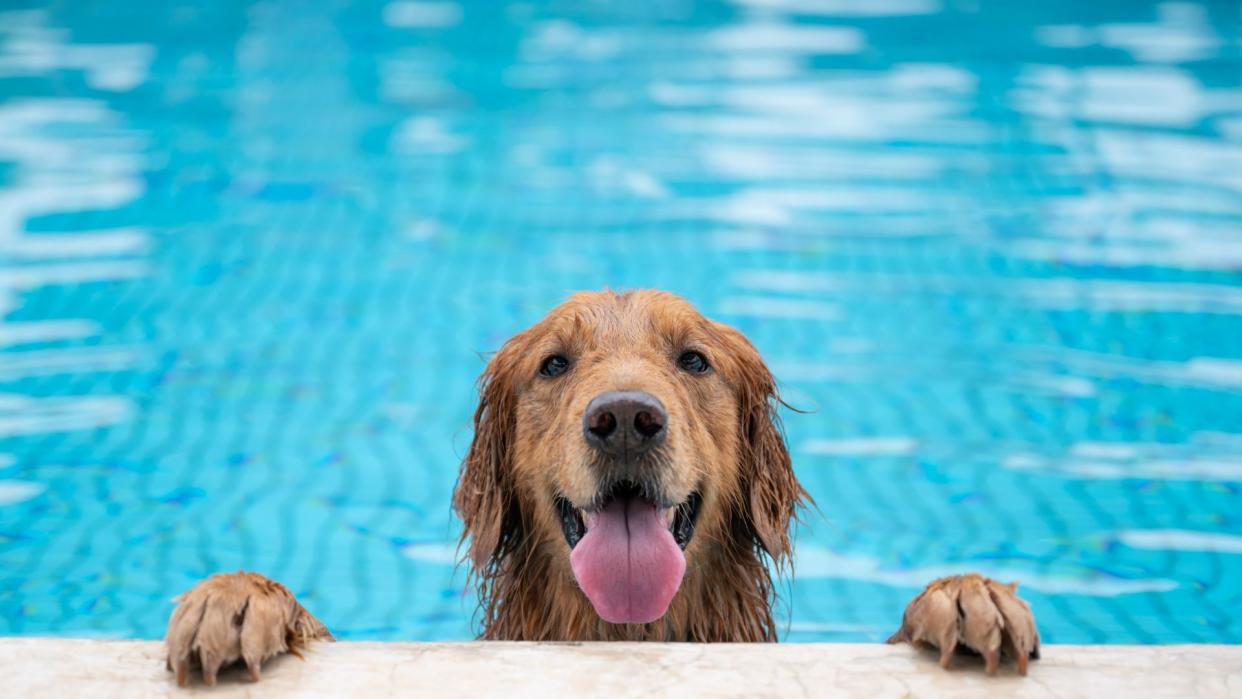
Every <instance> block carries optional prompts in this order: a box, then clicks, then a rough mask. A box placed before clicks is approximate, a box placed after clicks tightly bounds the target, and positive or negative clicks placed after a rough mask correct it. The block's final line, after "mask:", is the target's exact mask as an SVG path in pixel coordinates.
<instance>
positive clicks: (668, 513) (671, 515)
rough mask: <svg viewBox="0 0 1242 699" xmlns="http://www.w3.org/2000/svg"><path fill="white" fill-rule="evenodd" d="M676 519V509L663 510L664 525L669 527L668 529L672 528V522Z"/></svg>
mask: <svg viewBox="0 0 1242 699" xmlns="http://www.w3.org/2000/svg"><path fill="white" fill-rule="evenodd" d="M676 517H677V508H676V507H669V508H666V509H665V510H664V524H665V525H667V526H670V527H671V526H673V520H674V519H676Z"/></svg>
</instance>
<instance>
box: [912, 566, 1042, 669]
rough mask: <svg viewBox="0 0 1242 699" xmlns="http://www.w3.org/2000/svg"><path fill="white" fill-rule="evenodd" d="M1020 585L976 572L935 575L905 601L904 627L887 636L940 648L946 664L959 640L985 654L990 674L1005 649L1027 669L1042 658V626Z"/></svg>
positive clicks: (950, 660)
mask: <svg viewBox="0 0 1242 699" xmlns="http://www.w3.org/2000/svg"><path fill="white" fill-rule="evenodd" d="M1017 588H1018V585H1017V583H1009V584H1004V583H999V582H997V581H995V580H991V579H989V578H985V577H983V576H982V575H979V574H977V573H971V574H968V575H953V576H949V577H947V578H941V579H939V580H936V581H935V582H933V583H931V584H930V585H928V586H927V589H925V590H923V592H922V593H920V594H919V596H918V597H915V598H914V600H913V601H912V602H910V604H909V606H907V607H906V613H905V617H904V618H903V620H902V624H901V628H900V629H899V630H898V631H897V633H895V634H893V636H892V637H891V638H889V639H888V642H889V643H901V642H906V643H912V644H914V645H920V646H933V647H936V648H939V649H940V666H941V667H945V668H947V667H949V665H950V664H951V663H952V662H953V653H954V651H955V650H957V648H958V646H959V644H960V645H963V646H966V647H968V648H970V649H972V650H974V651H976V652H977V653H979V654H980V655H982V656H983V658H984V661H985V662H986V663H987V672H988V674H989V675H991V674H995V673H996V667H997V665H998V664H999V663H1000V658H1001V655H1002V654H1004V655H1005V657H1010V658H1014V659H1015V660H1017V662H1018V672H1019V673H1021V674H1023V675H1025V674H1026V665H1027V662H1028V660H1031V659H1035V660H1038V659H1039V632H1038V631H1036V629H1035V617H1034V616H1033V615H1032V614H1031V608H1030V606H1029V605H1027V603H1026V602H1025V601H1023V600H1022V599H1020V598H1019V597H1018V595H1017Z"/></svg>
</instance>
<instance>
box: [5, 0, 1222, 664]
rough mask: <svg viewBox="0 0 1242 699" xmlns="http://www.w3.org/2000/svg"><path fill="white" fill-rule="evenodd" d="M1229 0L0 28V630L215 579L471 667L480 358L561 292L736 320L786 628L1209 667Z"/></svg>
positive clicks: (543, 9) (86, 625)
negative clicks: (773, 482)
mask: <svg viewBox="0 0 1242 699" xmlns="http://www.w3.org/2000/svg"><path fill="white" fill-rule="evenodd" d="M1240 19H1242V12H1240V11H1239V9H1238V7H1237V5H1236V3H1230V2H1209V3H1197V4H1196V3H1183V2H1166V3H1158V4H1147V3H1107V4H1091V5H1087V6H1083V5H1082V4H1081V3H1069V2H1054V3H1040V4H1037V5H1035V6H1028V5H1026V4H1021V3H1002V4H994V3H989V4H987V5H986V7H984V6H980V7H975V5H974V4H973V3H958V2H952V3H942V2H937V1H936V0H883V1H882V2H866V3H861V2H859V3H854V2H846V1H844V0H807V1H805V2H803V1H799V2H790V1H787V0H739V1H738V2H736V3H734V4H727V3H725V4H720V3H710V4H708V3H702V4H690V3H661V4H658V5H656V6H654V7H653V6H638V5H633V4H626V5H617V6H614V5H602V4H601V5H592V4H588V5H580V4H577V3H562V4H557V5H553V6H545V5H537V4H531V3H524V2H512V3H508V4H505V5H503V6H496V5H494V4H490V3H477V4H459V3H455V2H444V1H438V2H402V1H393V2H387V3H384V2H364V3H338V4H336V5H324V6H318V7H316V8H312V9H308V8H307V7H306V6H304V5H299V4H294V3H284V2H279V1H272V2H256V3H251V4H249V5H244V4H231V3H193V2H185V3H180V4H175V3H174V4H168V5H167V6H163V7H160V8H159V9H150V11H149V12H148V11H144V13H143V14H142V15H141V16H140V15H138V14H134V13H130V12H128V11H127V10H125V9H124V8H123V7H122V6H114V7H103V8H93V9H87V8H85V7H78V6H77V5H75V4H69V5H67V6H63V7H57V8H55V9H51V8H42V7H39V6H37V5H35V4H30V5H29V6H27V7H25V9H8V10H4V11H3V12H0V312H2V314H0V317H2V318H3V320H2V321H0V382H3V387H0V560H2V561H3V566H2V567H0V569H2V570H3V571H5V572H3V573H0V632H3V633H15V634H72V635H100V636H142V637H156V636H159V635H160V634H161V633H162V630H163V623H164V620H165V619H166V616H167V613H168V611H169V606H170V605H169V603H168V599H169V597H170V596H171V595H173V594H175V593H177V592H179V591H181V590H183V589H184V588H186V587H187V586H188V585H189V584H191V583H192V581H193V580H194V579H196V578H198V577H201V576H202V575H205V574H207V573H210V572H215V571H218V570H228V569H234V568H237V567H241V566H245V567H247V568H253V569H258V570H261V571H264V572H267V573H269V574H271V575H273V576H275V577H278V578H280V579H281V580H283V581H285V582H287V583H288V584H290V586H291V587H292V588H293V589H294V590H295V591H296V592H298V593H299V594H300V595H302V596H303V597H304V598H305V600H306V602H307V604H308V605H309V606H311V607H312V608H313V609H314V610H315V611H316V612H317V613H319V615H320V616H321V617H322V618H324V619H325V620H327V621H328V622H329V624H330V625H331V626H332V627H333V628H334V629H335V630H337V631H338V632H339V635H341V636H343V637H350V638H410V639H432V638H464V637H467V636H469V635H470V633H471V625H470V620H471V611H472V610H471V605H470V601H469V598H468V596H467V597H463V594H462V583H463V580H462V575H461V571H458V572H456V573H454V568H453V565H452V562H453V561H454V560H456V552H455V550H454V547H453V543H452V541H453V538H454V537H455V534H456V531H457V529H456V524H455V522H454V521H453V520H452V518H451V516H450V512H449V507H448V496H449V492H450V489H451V487H452V484H453V480H454V478H455V472H456V464H457V462H458V460H459V458H460V456H461V454H462V452H463V450H464V448H465V445H466V443H467V441H468V436H469V432H468V429H469V428H468V425H469V416H470V414H471V410H472V407H473V406H472V400H473V394H472V392H471V390H470V389H469V387H470V386H472V381H473V380H474V378H475V376H476V375H477V374H478V373H479V371H480V370H481V368H482V365H481V360H480V359H479V357H478V355H477V352H478V351H487V350H491V349H494V348H496V347H497V346H498V345H499V344H500V343H501V342H502V341H503V340H504V339H505V338H506V337H507V336H509V335H510V334H512V333H513V332H514V331H516V330H517V329H519V328H521V327H523V326H524V325H526V324H529V323H530V322H532V321H534V320H535V319H537V318H538V317H539V316H540V315H541V314H542V313H543V312H544V311H545V310H546V309H547V308H548V307H550V306H551V305H553V304H554V303H556V302H557V301H558V300H559V299H560V298H562V297H563V296H564V295H565V294H566V293H568V292H569V291H571V290H574V289H581V288H598V287H602V286H614V287H639V286H656V287H664V288H668V289H672V290H674V291H678V292H680V293H682V294H685V295H687V296H688V297H690V298H691V299H692V300H694V301H695V302H696V303H697V304H698V305H699V306H700V307H702V308H703V309H704V310H705V311H707V312H708V313H709V314H712V315H714V316H717V317H719V318H721V319H723V320H727V321H729V322H732V323H734V324H736V325H738V326H739V327H740V328H742V329H743V330H744V331H745V332H747V333H748V334H749V335H750V336H751V337H752V338H753V339H754V340H755V342H756V343H757V344H758V345H759V347H760V348H761V349H762V350H763V352H764V354H765V355H766V356H767V357H768V359H769V361H770V363H771V364H772V366H773V368H774V370H775V371H776V373H777V375H778V377H779V378H780V379H781V381H782V383H783V384H784V386H785V390H786V395H787V396H788V397H789V398H790V399H791V400H792V401H793V402H794V404H796V405H799V406H802V407H809V408H814V409H815V412H813V413H812V414H809V415H794V414H791V415H788V416H787V417H786V427H787V430H788V437H789V442H790V445H791V447H792V449H793V450H794V455H795V463H796V465H797V469H798V472H799V475H800V477H801V478H802V479H803V481H804V482H805V483H806V485H807V487H808V488H809V489H810V490H811V492H812V493H813V495H814V496H815V498H816V500H817V501H818V503H819V505H820V508H821V509H822V511H823V517H820V516H818V515H810V516H808V518H807V521H806V523H805V524H804V525H803V526H802V527H801V528H800V530H799V551H800V553H799V558H798V565H797V567H796V572H797V575H796V578H795V579H794V580H793V581H792V582H791V583H790V584H789V585H788V587H787V589H786V595H785V601H786V603H787V604H786V606H787V607H788V608H790V609H791V610H792V613H791V614H790V615H789V625H788V631H787V634H786V635H787V637H788V638H789V639H791V640H880V639H882V638H884V637H886V636H887V635H888V633H889V632H891V630H892V626H893V624H894V623H895V622H896V621H897V619H898V618H899V615H900V611H901V608H902V605H903V604H904V602H905V600H906V599H907V598H908V597H909V596H910V595H911V594H912V593H913V592H914V591H915V589H916V588H917V587H918V586H919V585H920V584H921V583H922V582H925V581H926V580H927V579H929V578H930V577H933V576H935V575H939V574H942V573H944V572H948V571H955V570H965V569H979V570H982V571H984V572H990V573H993V574H996V575H1001V576H1004V577H1012V578H1017V579H1020V580H1022V581H1024V584H1025V589H1026V591H1027V594H1028V595H1029V598H1030V599H1031V601H1032V602H1033V604H1034V606H1035V608H1036V611H1037V613H1038V615H1039V617H1040V622H1041V630H1042V631H1043V633H1044V636H1045V638H1046V639H1047V640H1049V641H1058V642H1193V641H1204V642H1236V641H1238V637H1239V633H1240V631H1239V628H1238V626H1237V622H1236V621H1235V619H1234V618H1233V616H1232V615H1231V612H1230V610H1232V609H1236V608H1237V607H1238V604H1239V602H1240V601H1242V556H1239V551H1242V547H1240V545H1239V541H1240V540H1242V520H1239V515H1238V513H1239V512H1240V511H1242V508H1240V507H1239V505H1240V501H1239V497H1240V495H1239V485H1240V483H1242V456H1240V455H1242V426H1240V425H1239V424H1238V416H1239V415H1240V414H1242V410H1240V409H1242V342H1240V341H1239V340H1238V338H1242V179H1240V178H1242V174H1240V173H1242V127H1240V124H1242V44H1240V43H1239V34H1240V32H1239V29H1238V27H1239V26H1242V23H1240V22H1239V20H1240Z"/></svg>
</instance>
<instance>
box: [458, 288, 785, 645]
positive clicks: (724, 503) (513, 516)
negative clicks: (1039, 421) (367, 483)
mask: <svg viewBox="0 0 1242 699" xmlns="http://www.w3.org/2000/svg"><path fill="white" fill-rule="evenodd" d="M481 394H482V395H481V401H480V405H479V409H478V411H477V412H476V415H475V436H474V441H473V442H472V444H471V447H470V451H469V453H468V455H467V458H466V460H465V462H464V464H463V468H462V474H461V479H460V481H459V484H458V490H457V493H456V496H455V503H456V506H457V509H458V511H459V513H460V514H461V516H462V519H463V521H464V522H465V526H466V529H465V535H466V536H469V537H470V539H471V543H470V556H471V559H472V561H473V563H474V565H475V568H476V572H482V573H483V575H484V577H489V576H501V575H504V574H505V566H504V559H505V557H506V555H509V554H512V553H513V552H515V551H516V550H518V549H519V548H521V547H526V553H525V554H524V555H528V556H529V555H536V556H545V557H550V558H552V559H553V560H552V561H551V562H550V564H549V565H548V566H546V569H548V570H552V571H555V570H557V569H558V568H560V569H561V570H562V571H564V570H565V569H568V570H569V571H571V572H572V575H573V577H574V578H575V579H576V581H577V583H578V586H579V588H580V589H581V590H582V592H583V593H585V595H586V596H587V598H588V599H589V600H590V602H591V604H592V606H593V607H594V609H595V611H596V612H597V613H598V614H599V616H600V617H601V618H602V619H604V620H605V621H607V622H611V623H647V622H651V621H654V620H656V619H658V618H660V617H661V616H663V615H664V614H665V612H666V611H667V609H668V607H669V604H670V602H671V600H672V599H673V597H674V596H675V595H676V593H677V591H678V589H679V588H680V586H681V583H682V580H683V577H684V575H685V571H686V569H687V567H690V568H691V569H692V570H693V569H695V568H696V567H702V566H703V565H704V564H705V563H708V562H711V561H708V560H707V559H710V558H712V557H721V556H727V555H728V554H727V553H726V552H725V551H724V549H727V548H729V547H728V546H727V545H728V544H733V545H735V547H736V545H738V544H740V545H741V546H742V547H743V548H744V549H745V550H747V551H752V550H755V549H759V550H763V551H766V552H767V553H768V554H770V555H771V556H773V557H780V556H782V555H784V554H785V553H787V552H788V547H789V542H788V535H787V529H788V524H789V520H790V518H791V516H792V514H793V510H794V507H795V506H796V504H797V501H798V500H799V498H800V497H801V496H802V495H803V492H802V490H801V487H800V486H799V485H798V483H797V481H796V479H795V478H794V476H793V472H792V469H791V468H790V464H789V456H788V453H787V452H786V449H785V446H784V442H783V439H782V438H781V435H780V432H779V429H778V427H777V424H776V422H775V413H774V400H775V386H774V383H773V380H772V376H771V374H770V373H769V372H768V370H767V368H766V367H765V366H764V364H763V362H762V360H761V359H760V358H759V355H758V353H757V352H756V350H755V349H754V347H753V346H752V345H751V344H750V343H749V342H748V341H747V340H746V339H745V338H744V337H742V335H741V334H740V333H738V332H737V331H736V330H733V329H732V328H729V327H727V326H725V325H722V324H720V323H715V322H712V321H710V320H708V319H706V318H704V317H703V316H702V315H701V314H700V313H699V312H698V311H696V310H695V309H694V308H693V307H692V306H691V305H690V304H688V303H687V302H686V301H684V300H682V299H681V298H679V297H677V296H674V295H672V294H668V293H663V292H654V291H640V292H630V293H625V294H616V293H612V292H599V293H580V294H577V295H575V296H574V297H572V298H571V299H569V300H568V301H566V302H565V303H564V304H562V305H561V306H559V307H557V308H555V309H553V310H552V311H551V312H550V313H549V314H548V315H547V317H545V318H544V319H543V320H542V321H540V322H539V323H537V324H536V325H534V326H533V327H531V328H530V329H528V330H526V331H524V332H522V333H520V334H518V335H517V336H515V337H514V338H512V339H511V340H510V341H509V342H507V343H506V344H505V345H504V347H503V348H502V349H501V350H500V352H498V353H497V354H496V356H495V357H494V358H493V359H492V361H491V362H490V364H489V365H488V368H487V370H486V372H485V373H484V376H483V379H482V390H481ZM739 532H740V534H739ZM739 536H740V537H741V538H743V539H745V540H744V541H741V542H738V541H733V540H734V539H737V538H738V537H739ZM722 546H723V547H724V548H723V549H722Z"/></svg>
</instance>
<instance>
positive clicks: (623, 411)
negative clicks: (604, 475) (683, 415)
mask: <svg viewBox="0 0 1242 699" xmlns="http://www.w3.org/2000/svg"><path fill="white" fill-rule="evenodd" d="M666 425H668V413H666V412H664V404H662V403H661V402H660V399H659V398H656V397H655V396H653V395H651V394H650V393H644V392H642V391H609V392H608V393H601V394H600V395H598V396H595V398H594V399H593V400H592V401H591V402H590V403H588V404H587V408H586V414H584V415H583V416H582V434H583V435H584V436H585V437H586V441H587V442H588V443H589V444H590V445H591V446H593V447H595V448H596V449H598V450H600V451H602V452H603V453H605V454H607V455H609V456H619V457H622V458H629V457H632V456H636V455H638V454H641V453H643V452H644V451H647V450H648V449H650V448H652V447H654V446H655V445H657V444H659V443H660V442H663V441H664V435H665V434H666V433H667V432H668V430H667V429H665V426H666Z"/></svg>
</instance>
